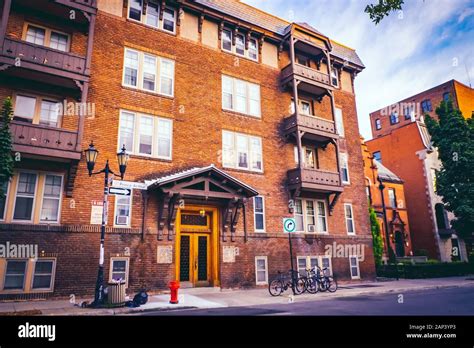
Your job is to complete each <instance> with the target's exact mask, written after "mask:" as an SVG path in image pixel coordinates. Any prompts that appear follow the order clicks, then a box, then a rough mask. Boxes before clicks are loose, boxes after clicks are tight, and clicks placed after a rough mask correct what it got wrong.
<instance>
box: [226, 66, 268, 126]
mask: <svg viewBox="0 0 474 348" xmlns="http://www.w3.org/2000/svg"><path fill="white" fill-rule="evenodd" d="M226 79H227V80H228V81H229V82H231V84H232V94H231V98H232V107H231V108H228V107H225V106H224V102H223V100H224V80H226ZM237 82H239V83H244V84H245V111H244V112H241V111H237V110H236V99H237V87H236V85H237ZM221 83H222V84H221V103H222V109H223V110H226V111H231V112H236V113H239V114H243V115H247V116H250V117H254V118H262V91H261V88H260V85H259V84H256V83H252V82H248V81H245V80H241V79H237V78H235V77H231V76H228V75H224V74H223V75H222V80H221ZM251 85H252V86H255V87H257V89H258V103H259V108H258V113H257V114H251V113H250V100H251V97H250V87H251ZM252 100H257V99H252Z"/></svg>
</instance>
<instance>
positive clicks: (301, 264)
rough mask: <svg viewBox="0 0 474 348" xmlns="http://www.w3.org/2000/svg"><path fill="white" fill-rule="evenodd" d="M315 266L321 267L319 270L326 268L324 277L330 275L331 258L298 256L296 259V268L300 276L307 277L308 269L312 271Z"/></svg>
mask: <svg viewBox="0 0 474 348" xmlns="http://www.w3.org/2000/svg"><path fill="white" fill-rule="evenodd" d="M316 266H318V267H321V269H324V268H327V270H326V272H325V275H327V276H330V275H332V262H331V258H330V257H328V256H298V257H297V267H298V273H299V274H300V275H301V276H306V275H307V270H308V269H313V268H315V267H316Z"/></svg>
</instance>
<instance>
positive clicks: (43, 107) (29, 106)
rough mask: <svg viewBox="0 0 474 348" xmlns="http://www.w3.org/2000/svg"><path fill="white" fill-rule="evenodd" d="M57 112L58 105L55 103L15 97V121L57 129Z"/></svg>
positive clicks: (23, 96)
mask: <svg viewBox="0 0 474 348" xmlns="http://www.w3.org/2000/svg"><path fill="white" fill-rule="evenodd" d="M59 110H60V104H59V102H57V101H52V100H46V99H44V98H42V97H37V96H31V95H20V94H17V95H15V108H14V111H13V115H14V118H15V119H16V120H19V121H22V122H29V123H33V124H41V125H45V126H50V127H58V126H59Z"/></svg>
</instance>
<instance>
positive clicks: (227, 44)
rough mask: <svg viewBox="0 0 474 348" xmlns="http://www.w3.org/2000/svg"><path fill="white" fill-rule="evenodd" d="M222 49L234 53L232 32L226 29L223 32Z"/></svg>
mask: <svg viewBox="0 0 474 348" xmlns="http://www.w3.org/2000/svg"><path fill="white" fill-rule="evenodd" d="M222 49H223V50H224V51H229V52H232V32H231V31H230V30H227V29H224V30H223V31H222Z"/></svg>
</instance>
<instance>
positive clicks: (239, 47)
mask: <svg viewBox="0 0 474 348" xmlns="http://www.w3.org/2000/svg"><path fill="white" fill-rule="evenodd" d="M235 53H237V54H238V55H241V56H244V55H245V36H243V35H242V34H237V35H236V36H235Z"/></svg>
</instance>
